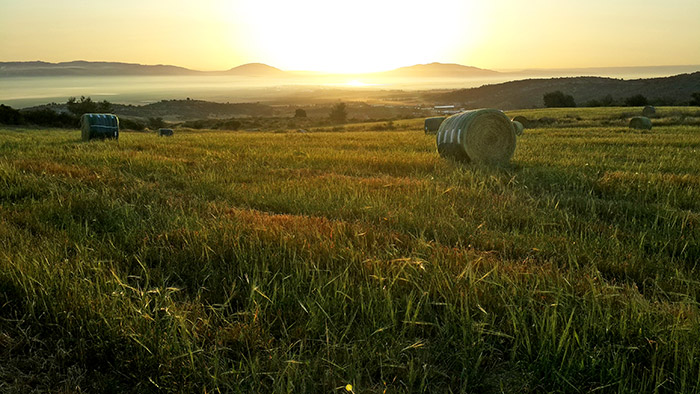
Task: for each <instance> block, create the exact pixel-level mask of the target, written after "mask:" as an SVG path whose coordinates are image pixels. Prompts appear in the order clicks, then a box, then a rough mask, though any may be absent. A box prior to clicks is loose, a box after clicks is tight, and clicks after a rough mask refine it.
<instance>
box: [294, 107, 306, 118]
mask: <svg viewBox="0 0 700 394" xmlns="http://www.w3.org/2000/svg"><path fill="white" fill-rule="evenodd" d="M294 117H295V118H305V117H306V111H304V110H303V109H301V108H297V110H296V111H294Z"/></svg>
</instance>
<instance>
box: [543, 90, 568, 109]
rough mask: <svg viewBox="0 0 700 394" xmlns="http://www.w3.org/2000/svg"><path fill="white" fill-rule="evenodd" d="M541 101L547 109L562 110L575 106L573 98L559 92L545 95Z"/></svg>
mask: <svg viewBox="0 0 700 394" xmlns="http://www.w3.org/2000/svg"><path fill="white" fill-rule="evenodd" d="M542 99H543V100H544V106H545V107H548V108H563V107H575V106H576V102H575V101H574V96H572V95H569V94H564V93H562V92H561V91H560V90H556V91H554V92H549V93H545V94H544V96H543V97H542Z"/></svg>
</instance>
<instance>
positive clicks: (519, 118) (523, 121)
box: [513, 115, 532, 128]
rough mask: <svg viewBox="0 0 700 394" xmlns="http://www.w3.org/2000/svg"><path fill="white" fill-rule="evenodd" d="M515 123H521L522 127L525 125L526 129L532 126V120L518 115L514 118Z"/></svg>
mask: <svg viewBox="0 0 700 394" xmlns="http://www.w3.org/2000/svg"><path fill="white" fill-rule="evenodd" d="M513 121H514V122H520V124H521V125H523V127H524V128H530V127H532V125H531V124H530V120H529V119H528V118H526V117H524V116H522V115H518V116H516V117H515V118H513Z"/></svg>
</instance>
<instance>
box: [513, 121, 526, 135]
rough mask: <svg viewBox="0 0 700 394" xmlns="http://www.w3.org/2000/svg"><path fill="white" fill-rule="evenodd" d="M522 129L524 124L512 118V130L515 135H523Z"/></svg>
mask: <svg viewBox="0 0 700 394" xmlns="http://www.w3.org/2000/svg"><path fill="white" fill-rule="evenodd" d="M523 130H525V126H523V124H522V123H520V122H518V121H517V120H514V121H513V131H514V132H515V135H517V136H521V135H523Z"/></svg>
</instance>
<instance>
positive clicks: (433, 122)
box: [423, 116, 445, 134]
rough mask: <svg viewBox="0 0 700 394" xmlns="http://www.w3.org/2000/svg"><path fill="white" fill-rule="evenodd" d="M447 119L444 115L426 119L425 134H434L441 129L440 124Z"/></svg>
mask: <svg viewBox="0 0 700 394" xmlns="http://www.w3.org/2000/svg"><path fill="white" fill-rule="evenodd" d="M444 120H445V117H444V116H436V117H433V118H426V119H425V127H424V128H423V129H424V131H425V134H434V133H437V131H438V130H439V129H440V125H441V124H442V122H443V121H444Z"/></svg>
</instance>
